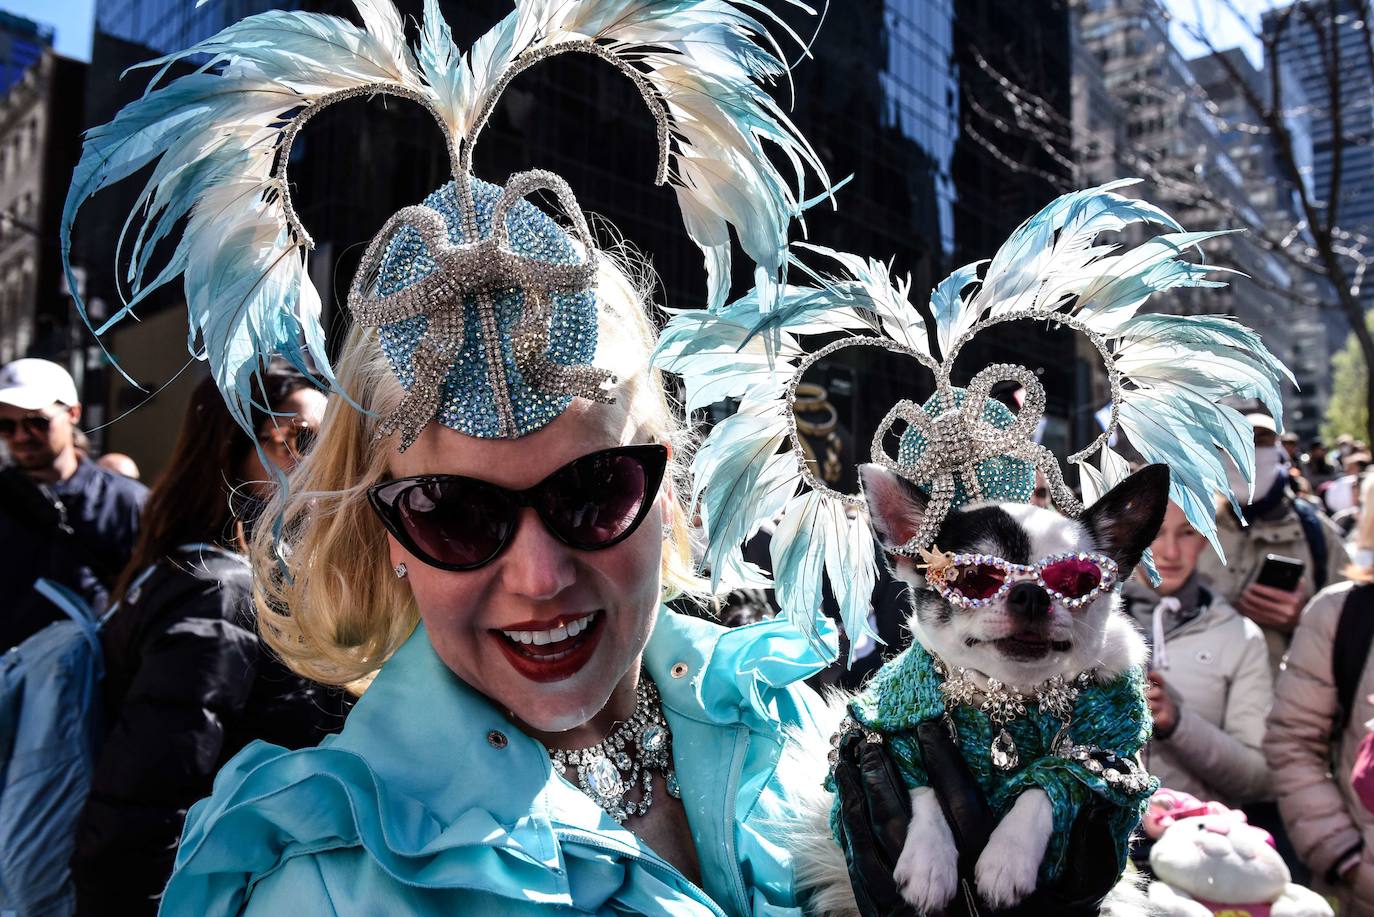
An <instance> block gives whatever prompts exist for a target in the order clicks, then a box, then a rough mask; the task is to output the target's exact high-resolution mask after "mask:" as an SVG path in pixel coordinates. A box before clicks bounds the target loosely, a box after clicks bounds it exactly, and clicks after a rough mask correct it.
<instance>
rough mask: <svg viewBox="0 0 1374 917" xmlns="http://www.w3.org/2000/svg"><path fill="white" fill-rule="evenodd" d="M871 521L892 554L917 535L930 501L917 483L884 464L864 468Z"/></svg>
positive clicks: (861, 473) (860, 472) (865, 491)
mask: <svg viewBox="0 0 1374 917" xmlns="http://www.w3.org/2000/svg"><path fill="white" fill-rule="evenodd" d="M859 480H860V481H861V482H862V483H863V495H864V501H865V502H866V503H868V519H869V521H870V522H871V523H872V525H873V532H874V534H876V535H877V536H878V541H879V542H881V543H882V546H883V547H884V548H886V549H887V550H889V551H891V550H893V549H894V548H900V547H901V546H902V545H904V544H906V543H907V542H908V541H910V540H911V539H912V538H914V537H915V536H916V530H917V529H918V528H920V526H921V519H922V518H923V517H924V516H925V514H926V504H927V503H928V502H929V501H928V498H927V497H926V495H925V494H924V493H922V492H921V490H920V488H918V487H917V486H916V485H915V484H912V483H911V482H910V481H908V480H907V479H906V478H904V477H902V476H901V475H899V474H896V473H895V472H892V471H889V470H888V469H886V468H884V467H882V466H881V465H860V466H859Z"/></svg>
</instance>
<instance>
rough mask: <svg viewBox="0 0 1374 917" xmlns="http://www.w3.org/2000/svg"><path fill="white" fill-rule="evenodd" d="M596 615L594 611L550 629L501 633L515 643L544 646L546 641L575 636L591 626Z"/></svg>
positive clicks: (504, 631)
mask: <svg viewBox="0 0 1374 917" xmlns="http://www.w3.org/2000/svg"><path fill="white" fill-rule="evenodd" d="M596 615H597V613H596V612H595V611H594V612H592V613H591V614H589V615H586V616H585V617H581V618H578V619H577V620H576V621H569V622H568V623H567V624H563V625H560V626H559V627H555V628H553V629H552V630H503V631H501V633H503V634H505V635H506V636H507V637H509V638H511V639H512V640H514V641H515V642H516V643H528V644H531V645H533V646H544V645H545V644H547V643H558V642H560V641H563V640H567V639H568V638H569V637H576V636H577V635H578V634H580V633H582V632H583V631H584V630H586V629H587V628H589V627H591V626H592V620H593V619H595V618H596Z"/></svg>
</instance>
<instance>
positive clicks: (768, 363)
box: [655, 180, 1292, 641]
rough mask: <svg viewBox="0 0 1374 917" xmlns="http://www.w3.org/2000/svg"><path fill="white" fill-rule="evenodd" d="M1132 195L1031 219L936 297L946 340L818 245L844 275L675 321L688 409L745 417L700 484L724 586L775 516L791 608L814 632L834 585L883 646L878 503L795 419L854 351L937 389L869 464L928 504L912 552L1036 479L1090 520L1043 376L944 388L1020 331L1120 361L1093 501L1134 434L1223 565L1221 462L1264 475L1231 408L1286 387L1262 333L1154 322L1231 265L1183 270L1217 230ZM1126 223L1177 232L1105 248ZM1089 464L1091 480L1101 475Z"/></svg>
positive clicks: (859, 268)
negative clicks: (951, 516)
mask: <svg viewBox="0 0 1374 917" xmlns="http://www.w3.org/2000/svg"><path fill="white" fill-rule="evenodd" d="M1131 183H1133V182H1131V181H1129V180H1128V181H1120V182H1115V183H1112V184H1108V185H1104V186H1102V187H1100V188H1094V189H1090V190H1087V191H1079V192H1075V193H1072V194H1067V195H1064V196H1063V197H1060V198H1059V199H1057V200H1055V201H1054V202H1052V203H1051V204H1050V205H1049V206H1047V207H1046V208H1045V209H1044V210H1042V211H1041V212H1040V213H1038V214H1036V215H1035V216H1034V217H1032V218H1031V219H1029V220H1028V221H1026V222H1025V223H1023V224H1022V225H1021V226H1020V227H1019V228H1018V229H1017V230H1016V231H1015V232H1014V233H1012V235H1011V237H1010V238H1009V239H1008V240H1007V241H1006V243H1005V244H1003V246H1002V247H1001V249H1000V250H998V252H997V254H996V255H994V256H993V258H992V260H991V261H988V262H978V263H976V264H970V265H966V266H965V267H962V268H960V269H958V270H957V271H955V272H954V273H953V274H951V275H950V276H949V277H948V278H947V279H945V280H944V281H942V282H941V283H940V284H939V285H938V286H937V287H936V288H935V290H934V292H933V293H932V294H931V298H930V313H931V315H932V317H933V319H934V327H933V328H931V327H928V325H927V323H926V321H925V319H923V318H922V317H921V314H920V313H919V312H918V311H917V309H916V308H915V307H914V306H913V305H912V304H911V303H910V301H909V300H908V297H907V294H908V289H909V283H905V282H898V281H894V280H893V278H892V277H891V275H890V273H889V271H888V269H887V267H886V266H885V265H883V264H881V263H880V262H877V261H873V260H866V259H863V258H859V257H856V256H854V255H849V254H844V253H840V252H836V251H832V250H829V249H824V248H820V247H818V246H810V245H800V246H798V248H799V249H801V250H804V251H806V252H810V253H813V254H816V255H821V256H824V257H827V258H829V259H831V260H832V261H833V262H835V263H836V264H837V265H838V269H839V270H838V272H837V274H835V275H827V274H822V273H821V272H819V271H817V270H815V269H813V268H810V267H808V266H807V265H806V264H805V263H804V262H802V261H800V260H795V261H794V266H795V267H796V268H797V269H798V270H800V271H802V272H804V273H806V274H807V276H808V277H810V278H811V279H812V280H813V281H814V285H812V286H788V287H786V288H785V289H784V290H783V292H782V295H781V297H780V299H779V303H778V305H777V307H776V308H773V309H765V308H764V304H763V302H762V301H761V299H760V298H759V296H758V295H756V294H751V295H748V296H745V297H744V298H742V299H740V300H738V301H736V302H733V303H731V304H729V305H728V306H726V307H724V308H721V309H714V310H705V311H697V312H683V313H680V314H678V315H675V316H674V317H673V319H672V321H670V322H669V324H668V327H667V328H666V329H665V331H664V334H663V337H662V339H661V340H660V343H659V348H658V351H657V353H656V355H655V360H656V362H657V364H658V365H659V366H660V367H662V368H663V369H666V370H669V371H671V372H674V373H677V374H679V375H681V377H682V379H683V381H684V383H685V386H686V391H687V407H688V409H689V410H694V409H697V408H700V407H704V406H705V405H708V404H710V403H713V402H715V401H719V400H721V399H724V398H738V399H739V402H740V404H739V411H738V413H736V414H734V415H732V416H731V417H728V418H726V419H725V420H723V421H722V422H720V423H719V424H717V425H716V426H715V428H714V429H713V430H712V431H711V433H710V435H709V436H708V437H707V439H706V442H705V443H704V444H703V445H702V447H701V448H700V450H699V451H698V452H697V455H696V459H695V461H694V464H693V469H692V470H693V476H694V479H695V484H694V494H693V496H694V498H695V499H697V500H699V501H700V507H701V516H702V519H703V522H704V524H705V526H706V530H707V534H708V536H709V543H708V548H707V557H706V562H707V564H708V565H709V567H710V570H711V575H712V578H713V580H714V581H715V584H716V585H719V583H720V582H722V581H725V582H727V583H731V584H733V583H756V584H757V583H759V582H760V578H761V576H762V574H761V573H760V571H758V570H757V569H756V568H754V567H752V565H750V564H748V563H747V562H746V561H744V559H743V557H742V555H741V553H740V546H741V544H742V543H743V542H744V541H745V540H746V539H747V538H748V537H749V536H750V535H751V534H752V533H753V532H754V531H756V530H757V529H758V527H759V526H760V525H762V524H763V523H764V522H766V521H768V520H769V519H772V518H774V517H776V516H778V515H779V514H780V515H781V521H780V522H779V523H778V526H777V529H776V530H775V531H774V533H773V537H772V544H771V553H772V563H773V577H772V585H774V586H775V588H776V590H777V595H778V599H779V602H780V604H781V605H782V608H783V610H784V612H785V613H786V614H787V615H788V616H789V617H790V618H791V619H792V620H793V621H794V622H795V623H797V625H798V626H799V627H801V629H802V630H803V631H804V632H806V633H808V634H813V635H814V633H815V618H814V616H815V615H816V614H817V609H819V608H820V607H821V588H822V578H823V576H827V575H828V577H829V580H830V583H831V586H832V589H833V590H834V593H835V597H836V599H837V602H838V604H839V606H840V609H841V613H842V617H843V621H844V625H845V627H846V629H847V631H848V633H849V634H850V635H851V638H852V639H853V640H855V641H857V640H858V638H859V636H860V635H863V634H867V635H869V636H875V637H876V634H873V633H872V629H871V628H870V626H869V624H868V613H869V603H870V596H871V594H872V591H873V586H874V582H875V576H876V570H877V557H876V555H875V548H874V542H873V537H872V534H871V532H870V529H869V524H868V518H867V510H866V507H865V503H864V500H863V498H862V497H861V496H857V495H852V494H845V493H840V492H837V491H835V490H833V489H831V488H830V487H829V486H827V485H826V484H825V483H824V482H823V481H821V480H819V479H818V478H817V477H816V476H815V475H814V474H813V473H812V471H811V470H810V468H809V467H808V466H807V463H806V460H805V453H804V450H803V448H802V446H801V443H800V441H799V439H798V435H797V425H796V418H795V415H794V412H793V409H792V402H793V400H794V397H795V391H796V387H797V384H798V382H799V381H800V380H801V378H802V376H803V375H804V374H805V372H806V371H807V370H808V369H809V368H810V367H811V366H812V365H813V364H815V363H816V362H817V361H818V360H820V359H823V358H824V357H826V356H829V355H830V354H832V353H834V352H836V351H838V350H842V349H845V348H850V347H870V348H880V349H882V350H887V351H891V352H894V353H899V354H904V355H906V356H908V357H910V358H911V359H912V360H914V361H915V363H917V364H919V365H921V366H923V367H925V368H926V369H928V370H929V371H930V373H931V374H932V376H933V377H934V381H935V394H934V395H933V396H932V397H931V398H930V400H929V401H927V402H926V403H925V404H924V405H918V404H916V403H914V402H912V401H905V400H904V401H901V402H898V403H897V404H896V405H894V406H893V408H892V410H891V411H890V412H889V413H888V414H887V416H886V418H885V419H884V420H883V422H882V424H881V425H880V427H879V429H878V430H877V432H876V433H875V435H874V437H873V442H872V461H874V462H876V463H878V464H880V465H883V466H885V467H887V468H889V469H891V470H893V471H895V472H896V473H897V474H899V475H901V476H902V477H904V478H906V479H907V480H909V481H911V482H912V483H914V484H916V485H918V486H919V487H921V488H922V489H924V490H925V491H926V492H927V494H928V495H929V497H930V503H929V506H928V508H927V511H926V513H925V516H924V518H923V521H922V524H921V526H920V528H919V530H918V532H917V534H916V535H915V536H914V537H913V538H912V539H911V541H910V542H908V543H907V544H906V545H904V546H903V547H902V548H901V549H900V550H901V552H903V553H907V554H912V555H916V554H919V553H920V552H921V551H922V550H924V549H927V548H929V547H930V546H931V542H932V539H933V538H934V536H935V534H936V532H937V531H938V530H939V528H940V525H941V523H942V522H943V521H944V519H945V516H946V514H947V513H948V512H949V511H950V509H951V508H952V507H954V506H957V505H960V504H963V503H965V502H970V501H974V500H980V499H1000V500H1008V499H1014V500H1026V499H1028V498H1029V496H1030V489H1031V486H1032V483H1033V475H1034V469H1036V468H1038V469H1040V470H1041V471H1042V472H1043V473H1044V474H1045V476H1046V477H1047V479H1048V480H1049V481H1050V485H1051V492H1052V495H1053V499H1054V503H1055V505H1056V506H1057V507H1058V508H1059V509H1060V510H1061V511H1062V512H1065V513H1066V514H1070V515H1076V514H1078V513H1079V512H1080V511H1081V510H1082V508H1083V507H1082V505H1081V504H1080V503H1079V501H1078V500H1077V499H1076V498H1075V496H1074V494H1073V491H1071V490H1070V489H1069V488H1068V487H1067V486H1066V485H1065V483H1064V478H1063V474H1062V472H1061V469H1060V467H1059V463H1058V461H1057V460H1056V459H1055V457H1054V455H1053V454H1052V453H1051V452H1050V451H1049V450H1048V449H1046V448H1045V447H1043V446H1040V445H1038V444H1036V443H1035V442H1034V441H1033V439H1032V434H1033V432H1034V430H1035V428H1036V425H1037V422H1038V421H1039V419H1040V417H1041V415H1042V413H1043V411H1044V407H1045V392H1044V389H1043V388H1042V386H1041V385H1040V382H1039V380H1038V379H1037V378H1036V375H1035V374H1034V373H1033V372H1031V371H1030V370H1028V369H1026V368H1024V367H1020V366H1013V365H1010V364H997V365H994V366H989V367H986V368H985V369H983V370H982V371H981V372H979V373H977V374H976V375H975V376H974V377H973V378H972V379H971V380H970V381H969V382H968V383H967V385H966V388H956V387H955V386H954V384H953V382H952V381H951V378H950V373H951V370H952V368H953V366H954V360H955V357H956V356H958V354H959V351H960V349H961V348H962V347H963V346H964V345H965V344H966V343H967V342H968V341H969V340H970V339H972V338H973V337H974V336H975V335H977V334H979V333H980V332H982V331H983V330H984V329H986V328H988V327H990V326H992V325H996V324H999V323H1002V322H1008V321H1013V320H1017V319H1036V320H1041V321H1047V322H1050V323H1053V324H1058V325H1063V326H1065V327H1068V328H1071V329H1073V330H1074V331H1077V332H1079V333H1080V334H1083V335H1084V336H1086V337H1087V339H1088V340H1089V341H1091V342H1092V344H1093V345H1094V346H1095V348H1096V349H1097V352H1098V353H1099V354H1101V356H1102V359H1103V361H1104V363H1105V364H1106V369H1107V377H1108V381H1109V383H1110V385H1111V412H1110V419H1109V421H1108V423H1107V424H1106V428H1105V429H1104V431H1103V432H1102V434H1101V435H1100V436H1099V437H1098V438H1097V439H1096V440H1094V441H1093V442H1092V443H1091V444H1090V445H1089V446H1088V447H1087V448H1085V449H1083V450H1081V451H1079V452H1077V453H1075V454H1073V455H1071V456H1069V461H1070V462H1072V463H1074V464H1076V465H1078V467H1079V469H1080V473H1081V478H1080V480H1081V486H1082V490H1083V496H1084V500H1085V502H1086V503H1088V504H1091V503H1092V502H1093V501H1095V500H1096V499H1097V498H1098V497H1099V496H1100V495H1101V494H1103V493H1105V492H1106V491H1107V490H1109V489H1111V487H1112V486H1113V485H1115V484H1116V483H1118V482H1119V481H1121V480H1122V479H1124V478H1125V477H1126V476H1127V475H1128V474H1129V472H1130V469H1129V467H1128V464H1127V461H1126V459H1125V458H1123V457H1122V456H1121V455H1120V454H1119V453H1118V452H1117V451H1115V450H1114V449H1113V448H1112V447H1111V445H1110V443H1111V436H1112V434H1113V433H1114V432H1115V431H1116V430H1118V429H1120V430H1121V431H1123V432H1124V433H1125V434H1126V435H1127V436H1128V437H1129V439H1130V442H1131V444H1132V445H1133V446H1134V447H1135V448H1136V449H1137V450H1138V451H1139V452H1140V454H1141V455H1142V456H1144V458H1145V459H1146V460H1147V461H1149V462H1152V463H1153V462H1161V463H1164V464H1167V465H1168V466H1169V467H1170V472H1171V474H1170V497H1171V498H1172V499H1173V500H1174V502H1176V503H1178V504H1179V505H1180V506H1181V507H1182V508H1183V509H1184V511H1185V513H1186V514H1187V516H1188V520H1189V522H1190V523H1191V524H1192V525H1193V526H1194V527H1195V528H1197V530H1198V531H1200V532H1202V533H1203V534H1205V535H1206V536H1207V538H1208V539H1209V540H1210V541H1211V542H1212V544H1213V546H1214V547H1216V548H1217V549H1218V551H1220V547H1219V545H1217V541H1216V523H1215V509H1214V504H1213V499H1214V496H1213V495H1214V494H1215V493H1216V492H1218V491H1221V492H1223V493H1227V494H1229V493H1230V488H1229V487H1228V485H1227V483H1226V481H1227V478H1226V465H1225V462H1224V459H1223V457H1222V454H1223V453H1225V455H1227V456H1229V458H1230V460H1231V461H1233V462H1234V463H1235V464H1236V465H1237V466H1238V467H1239V468H1240V469H1241V470H1242V471H1243V472H1244V473H1245V475H1246V479H1247V480H1249V479H1250V478H1251V476H1252V474H1253V468H1254V443H1253V439H1252V434H1251V430H1250V426H1249V424H1248V423H1247V422H1246V421H1245V419H1244V418H1243V417H1242V416H1241V414H1240V413H1239V412H1237V411H1235V410H1233V409H1231V408H1229V407H1226V406H1225V405H1223V404H1222V403H1221V401H1222V399H1225V398H1232V397H1237V398H1258V399H1259V400H1261V401H1262V402H1263V403H1264V404H1265V405H1266V406H1267V407H1268V408H1269V409H1270V411H1271V412H1272V413H1273V414H1274V417H1275V418H1276V419H1280V416H1281V415H1280V412H1281V405H1280V398H1279V382H1280V379H1281V378H1282V377H1287V378H1290V379H1291V378H1292V377H1291V375H1290V374H1289V373H1288V370H1287V369H1286V368H1285V367H1284V366H1283V365H1282V364H1281V363H1279V362H1278V360H1276V359H1275V358H1274V357H1273V355H1272V354H1270V353H1269V351H1268V350H1267V349H1266V348H1265V346H1264V344H1263V343H1262V342H1261V341H1260V339H1259V336H1258V335H1256V334H1255V333H1254V332H1253V331H1251V330H1249V329H1248V328H1246V327H1244V326H1243V325H1241V324H1239V323H1237V322H1235V321H1233V320H1231V319H1229V318H1224V317H1220V316H1192V317H1182V316H1175V315H1143V314H1140V309H1141V307H1142V306H1143V305H1144V304H1145V301H1146V300H1147V299H1148V298H1149V296H1150V295H1151V294H1153V293H1156V292H1159V291H1161V290H1167V289H1171V288H1174V287H1183V286H1202V287H1206V286H1211V287H1215V286H1222V285H1223V284H1222V283H1221V282H1220V281H1217V280H1211V279H1208V278H1207V275H1208V274H1209V273H1214V272H1218V271H1224V270H1225V269H1222V268H1214V267H1208V266H1206V265H1202V264H1195V263H1191V262H1189V261H1185V260H1183V258H1182V256H1183V255H1184V253H1186V252H1187V251H1188V250H1190V249H1196V248H1197V247H1198V245H1199V244H1200V243H1201V242H1203V241H1205V240H1207V239H1210V238H1213V237H1215V236H1218V235H1221V234H1222V233H1218V232H1184V231H1183V230H1182V227H1180V226H1179V225H1178V224H1177V223H1176V222H1175V221H1174V220H1173V219H1172V218H1171V217H1169V216H1168V215H1167V214H1166V213H1164V212H1163V211H1161V210H1159V209H1158V208H1157V207H1154V206H1153V205H1151V204H1148V203H1146V202H1144V201H1141V200H1136V199H1133V198H1129V197H1125V196H1122V195H1120V194H1117V193H1115V189H1117V188H1120V187H1122V186H1124V185H1127V184H1131ZM1127 227H1135V228H1137V229H1139V230H1150V229H1155V228H1163V229H1164V230H1165V232H1163V233H1161V234H1158V235H1153V236H1152V237H1150V238H1147V239H1146V240H1145V241H1143V242H1141V243H1140V244H1138V245H1134V246H1126V245H1120V244H1096V240H1097V237H1098V235H1099V234H1100V233H1103V232H1120V231H1122V230H1124V229H1126V228H1127ZM837 332H838V333H841V334H843V335H844V336H843V337H841V338H839V339H838V340H836V341H834V342H832V343H830V344H827V345H826V346H824V347H822V348H820V349H819V350H815V351H814V352H810V353H808V352H807V350H806V349H805V348H804V347H803V344H802V341H803V339H804V338H806V337H808V336H810V335H816V334H829V335H833V334H835V333H837ZM931 338H933V339H934V341H935V344H936V348H937V349H935V350H933V349H932V347H931V344H930V340H931ZM913 368H914V367H913ZM1001 381H1015V382H1018V383H1020V384H1021V385H1022V386H1024V387H1025V390H1026V399H1025V404H1024V406H1023V407H1022V408H1021V410H1020V412H1019V413H1018V414H1016V415H1012V414H1011V412H1010V411H1008V410H1006V409H1005V408H1004V407H1002V405H1000V404H998V403H996V402H994V401H990V400H989V399H988V395H989V393H990V392H991V390H992V388H993V386H994V385H995V384H996V383H998V382H1001ZM899 423H900V424H904V425H905V430H904V432H902V433H901V441H900V446H899V449H898V455H897V456H896V457H895V458H894V457H892V456H891V455H889V454H888V453H887V451H886V449H885V446H884V442H885V438H886V437H887V435H888V434H889V433H892V432H895V429H894V428H895V427H896V425H897V424H899ZM1094 455H1097V464H1096V467H1094V465H1092V464H1088V461H1087V460H1088V459H1089V458H1091V457H1092V456H1094ZM1233 500H1234V498H1233Z"/></svg>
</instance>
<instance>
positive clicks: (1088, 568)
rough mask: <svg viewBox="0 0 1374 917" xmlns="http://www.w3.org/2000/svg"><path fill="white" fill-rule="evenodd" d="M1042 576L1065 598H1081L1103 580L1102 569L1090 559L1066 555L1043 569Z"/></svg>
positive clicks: (1048, 584) (1047, 584)
mask: <svg viewBox="0 0 1374 917" xmlns="http://www.w3.org/2000/svg"><path fill="white" fill-rule="evenodd" d="M1040 578H1041V579H1043V580H1044V581H1045V585H1046V586H1049V587H1050V588H1051V589H1053V590H1054V591H1055V592H1057V593H1059V594H1060V595H1062V596H1064V597H1065V598H1070V599H1079V598H1082V597H1083V596H1085V595H1087V594H1088V593H1089V592H1092V591H1093V590H1094V589H1096V588H1097V586H1098V584H1099V583H1101V582H1102V570H1101V569H1100V568H1099V567H1098V566H1097V564H1095V563H1093V562H1092V561H1090V560H1080V559H1079V558H1077V557H1066V558H1065V559H1063V560H1059V561H1055V562H1054V563H1052V564H1050V565H1049V566H1047V567H1045V568H1044V569H1043V570H1041V571H1040Z"/></svg>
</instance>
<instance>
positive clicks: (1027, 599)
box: [1007, 582, 1050, 621]
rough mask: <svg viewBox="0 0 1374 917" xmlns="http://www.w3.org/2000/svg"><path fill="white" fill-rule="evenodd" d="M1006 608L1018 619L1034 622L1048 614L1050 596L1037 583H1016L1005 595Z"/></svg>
mask: <svg viewBox="0 0 1374 917" xmlns="http://www.w3.org/2000/svg"><path fill="white" fill-rule="evenodd" d="M1007 608H1008V609H1009V610H1010V611H1011V613H1012V614H1014V615H1016V616H1017V617H1018V618H1025V619H1027V620H1031V621H1034V620H1036V619H1037V618H1043V617H1045V616H1046V615H1048V614H1049V613H1050V594H1049V593H1048V592H1046V591H1045V590H1044V589H1042V588H1041V587H1040V584H1039V583H1028V582H1027V583H1017V584H1016V585H1015V586H1012V587H1011V591H1010V592H1008V593H1007Z"/></svg>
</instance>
